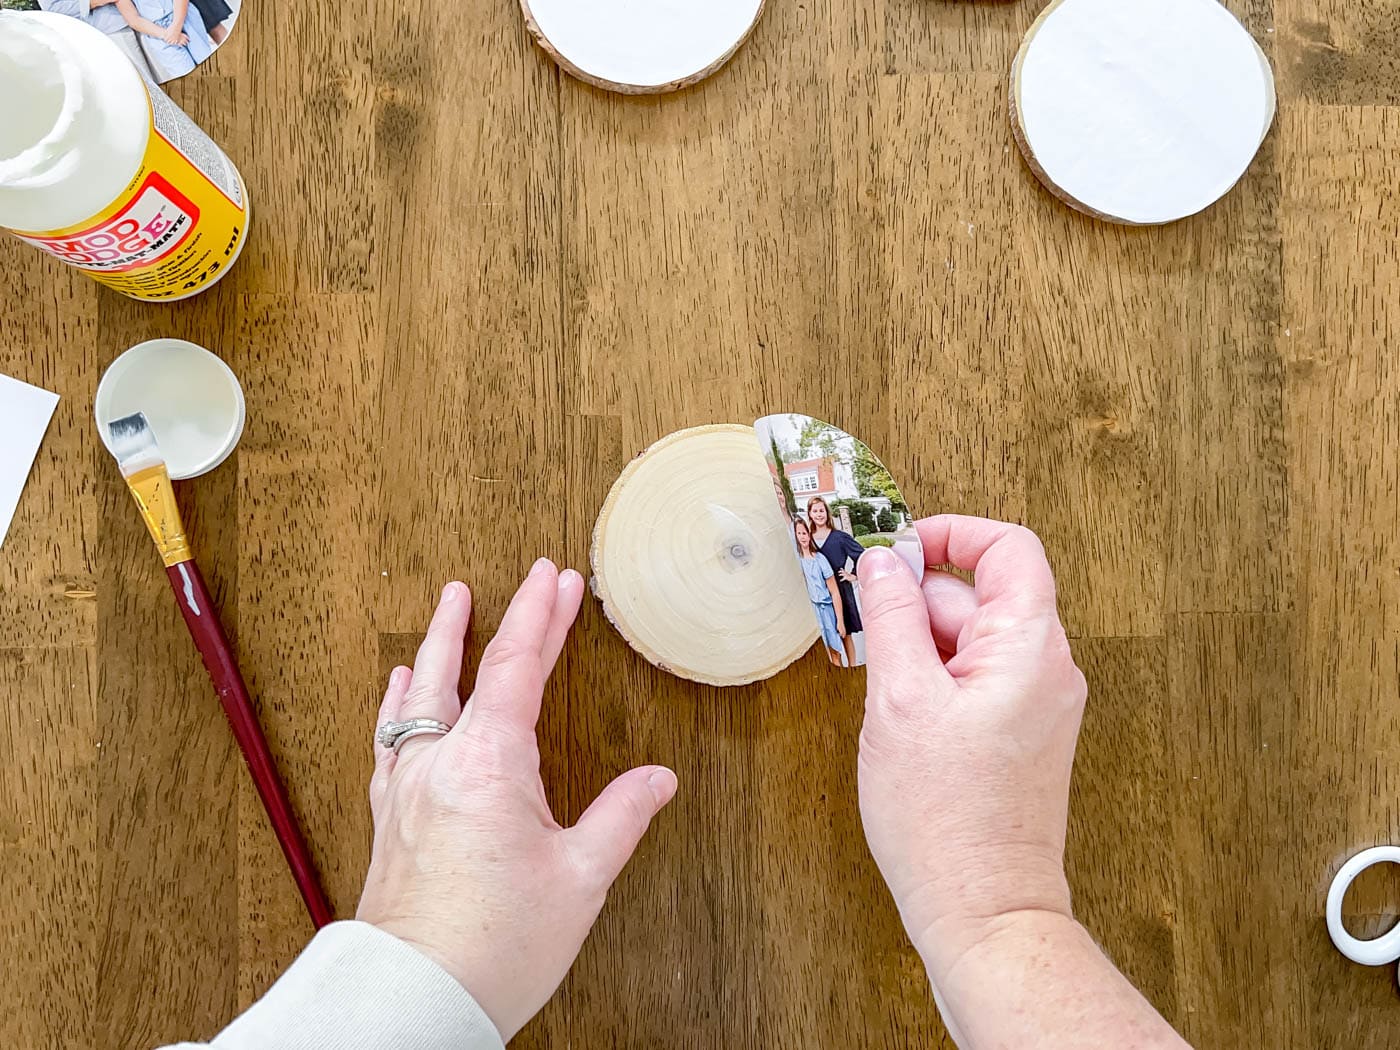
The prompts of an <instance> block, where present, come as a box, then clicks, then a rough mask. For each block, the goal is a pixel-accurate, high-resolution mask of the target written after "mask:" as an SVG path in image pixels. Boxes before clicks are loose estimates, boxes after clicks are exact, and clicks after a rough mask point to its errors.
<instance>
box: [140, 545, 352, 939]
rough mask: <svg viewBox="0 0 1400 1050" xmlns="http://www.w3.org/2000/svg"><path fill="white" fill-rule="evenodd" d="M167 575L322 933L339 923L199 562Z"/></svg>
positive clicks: (171, 568) (176, 567) (178, 566)
mask: <svg viewBox="0 0 1400 1050" xmlns="http://www.w3.org/2000/svg"><path fill="white" fill-rule="evenodd" d="M165 573H166V575H167V576H169V577H170V586H171V587H172V588H173V589H174V591H175V600H176V604H177V605H179V606H180V615H182V616H183V617H184V618H185V626H187V627H188V628H189V629H190V635H191V636H192V637H193V638H194V644H195V645H196V646H197V647H198V649H199V655H200V656H201V657H203V659H204V668H205V670H207V671H208V672H209V677H210V678H212V679H213V680H214V688H215V689H216V690H218V693H219V702H220V703H221V704H223V705H224V714H226V715H227V716H228V724H229V725H230V726H231V727H232V729H233V736H234V739H235V740H237V741H238V746H239V748H240V749H241V750H242V752H243V759H244V761H246V762H247V763H248V772H249V773H251V774H252V775H253V783H254V785H256V786H257V789H258V795H259V797H261V798H262V802H263V806H264V807H266V809H267V816H268V819H269V820H271V821H272V830H273V831H275V832H276V833H277V841H278V842H280V843H281V844H282V852H283V853H284V854H285V855H286V857H287V864H288V865H289V866H290V867H291V869H292V877H293V878H295V879H296V882H297V889H299V890H300V891H301V897H302V900H304V901H306V910H307V911H309V912H310V913H311V921H312V922H313V923H315V924H316V928H317V929H318V930H319V929H320V928H321V927H322V926H324V925H326V924H327V923H328V922H331V921H332V920H333V918H334V916H332V914H331V906H330V904H329V902H328V901H327V900H326V895H325V894H324V893H322V892H321V884H320V883H319V882H318V881H317V879H316V868H315V866H314V865H313V864H312V862H311V852H310V851H309V850H308V849H307V848H306V841H305V840H304V839H303V838H302V837H301V831H300V830H299V829H298V828H297V822H296V817H295V816H293V815H292V807H291V805H290V804H289V803H288V802H287V792H286V791H285V790H283V788H282V781H281V780H280V779H279V778H278V776H277V767H276V766H275V765H273V763H272V754H271V752H269V751H268V749H267V739H266V738H265V737H264V736H263V732H262V727H261V726H259V725H258V717H257V714H256V713H255V712H254V711H253V702H252V700H250V699H249V697H248V687H247V686H246V685H244V684H243V675H242V674H240V673H239V670H238V664H237V663H236V662H235V661H234V658H233V651H232V650H231V649H230V648H229V644H228V639H227V638H225V637H224V629H223V627H221V626H220V625H219V614H218V613H217V612H216V611H215V609H214V602H213V599H211V598H210V597H209V590H208V588H206V587H205V586H204V577H203V576H201V575H200V573H199V566H197V565H196V564H195V563H194V562H193V561H182V562H179V563H178V564H176V565H171V566H169V567H168V568H167V569H166V570H165Z"/></svg>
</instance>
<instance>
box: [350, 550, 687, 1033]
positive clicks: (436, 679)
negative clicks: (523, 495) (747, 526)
mask: <svg viewBox="0 0 1400 1050" xmlns="http://www.w3.org/2000/svg"><path fill="white" fill-rule="evenodd" d="M582 597H583V578H582V577H581V576H579V574H578V573H576V572H574V571H572V570H567V571H565V572H563V573H560V572H558V571H557V570H556V569H555V567H554V565H553V564H551V563H550V562H549V561H547V560H545V559H540V561H538V562H536V563H535V566H534V568H533V569H531V570H530V575H529V577H528V578H527V579H526V580H525V582H524V583H523V584H522V585H521V586H520V589H519V590H518V591H517V592H516V595H515V598H514V599H513V600H512V601H511V604H510V608H509V609H508V610H507V611H506V614H505V618H504V619H503V620H502V622H501V628H500V630H499V631H498V632H497V633H496V636H495V638H493V639H492V640H491V643H490V644H489V645H488V646H487V647H486V651H485V653H484V655H483V656H482V660H481V667H480V670H479V671H478V672H477V679H476V688H475V690H474V691H473V692H472V695H471V699H470V700H468V702H467V705H466V708H465V709H461V708H460V703H459V700H458V694H457V679H458V677H459V675H460V674H461V668H462V645H463V636H464V634H465V633H466V629H467V622H468V619H469V618H470V616H471V595H470V594H469V592H468V591H467V588H466V586H465V585H463V584H461V583H449V584H448V585H447V587H446V589H445V590H444V591H443V592H442V601H441V603H440V604H439V605H438V608H437V612H436V613H434V615H433V621H432V624H431V625H430V626H429V628H428V634H427V637H425V638H424V640H423V644H422V647H421V648H420V649H419V650H418V655H417V658H416V660H415V662H414V666H413V669H412V671H410V670H409V669H408V668H406V667H399V668H396V669H395V670H394V672H393V674H392V675H391V676H390V678H389V687H388V691H387V692H386V693H385V696H384V702H383V705H382V706H381V708H380V712H379V721H380V723H383V722H385V721H404V720H407V719H410V718H434V719H438V720H440V721H442V722H446V723H448V724H449V725H452V726H453V729H452V731H451V732H450V733H448V734H447V735H446V736H438V737H434V736H426V737H415V738H413V739H411V740H407V741H405V742H404V743H403V746H402V748H401V751H400V753H399V754H398V755H395V754H394V752H393V751H392V750H389V749H386V748H384V747H382V746H380V745H376V748H375V755H376V761H375V771H374V776H373V778H372V779H371V781H370V804H371V807H372V808H373V811H374V855H373V859H372V860H371V862H370V869H369V875H368V876H367V878H366V880H365V890H364V895H363V896H362V897H361V899H360V907H359V912H358V915H357V918H359V919H361V920H363V921H365V922H369V923H373V924H374V925H376V926H378V927H379V928H380V929H383V930H385V931H387V932H388V933H391V934H393V935H394V936H396V937H398V938H400V939H401V940H403V941H406V942H407V943H408V944H411V945H413V946H414V947H415V948H417V949H418V950H419V951H421V952H422V953H423V954H424V955H426V956H428V957H429V958H430V959H432V960H434V961H435V962H437V963H438V965H440V966H441V967H442V968H443V969H444V970H446V971H447V972H448V973H450V974H451V975H452V976H453V977H455V978H456V979H457V980H458V981H459V982H460V983H461V984H462V986H463V987H464V988H466V989H467V991H468V992H470V993H471V995H472V996H473V997H474V998H475V999H476V1001H477V1002H478V1003H479V1004H480V1005H481V1007H482V1009H483V1010H485V1011H486V1013H487V1015H488V1016H489V1017H490V1018H491V1020H492V1022H493V1023H494V1024H495V1025H496V1028H497V1029H498V1030H499V1031H500V1033H501V1038H502V1039H503V1040H505V1041H507V1042H508V1041H509V1040H510V1039H511V1037H512V1036H514V1035H515V1033H516V1032H517V1031H519V1029H520V1028H521V1027H522V1026H523V1025H524V1024H525V1022H526V1021H528V1020H529V1019H530V1018H531V1017H532V1016H534V1014H535V1013H536V1012H537V1011H538V1010H539V1009H540V1007H542V1006H543V1005H544V1004H545V1002H546V1001H547V1000H548V999H549V997H550V996H551V995H552V994H553V993H554V990H555V989H556V988H557V987H558V986H559V983H560V982H561V981H562V980H563V979H564V975H565V974H566V973H567V972H568V970H569V967H570V966H571V965H572V964H573V961H574V958H575V956H577V955H578V952H579V949H580V948H581V947H582V946H583V941H584V938H585V937H587V936H588V931H589V929H590V928H591V927H592V926H593V922H594V920H595V919H596V918H597V917H598V913H599V911H600V910H601V909H602V907H603V901H604V899H605V898H606V896H607V892H608V889H609V887H610V886H611V885H612V883H613V880H614V879H616V878H617V876H618V874H619V873H620V872H621V871H622V868H623V865H625V864H626V863H627V861H628V859H629V858H630V857H631V856H632V852H633V850H635V849H636V847H637V843H638V842H639V841H640V840H641V837H642V835H643V834H644V833H645V832H646V830H647V826H648V825H649V824H650V823H651V819H652V817H653V816H655V815H656V813H657V812H658V811H659V810H660V809H661V807H662V806H664V805H666V803H667V802H669V801H670V800H671V797H672V795H674V794H675V791H676V775H675V774H674V773H672V772H671V771H670V770H669V769H666V768H665V767H662V766H643V767H640V768H638V769H633V770H631V771H630V772H627V773H624V774H622V775H621V776H620V777H618V778H617V779H616V780H614V781H613V782H612V783H611V784H609V785H608V786H607V787H606V788H605V789H604V790H603V793H602V794H601V795H599V796H598V798H597V799H596V800H594V802H593V804H592V805H591V806H589V807H588V809H587V811H586V812H585V813H584V814H583V816H582V817H580V818H579V821H578V823H577V824H575V825H574V826H573V827H572V828H561V827H560V826H559V824H558V823H556V822H555V820H554V816H553V815H552V813H551V812H550V808H549V803H548V801H547V800H546V798H545V792H544V784H543V783H542V781H541V780H540V756H539V750H538V747H537V745H536V740H535V722H536V720H537V718H538V717H539V712H540V703H541V700H542V698H543V693H544V684H545V680H546V679H547V678H548V677H549V673H550V671H551V670H552V669H553V667H554V663H555V660H556V659H557V658H558V656H559V651H560V649H561V648H562V647H563V645H564V639H565V637H566V636H567V635H568V633H569V628H570V626H571V625H572V624H573V622H574V617H575V616H576V615H577V614H578V609H579V603H580V601H581V600H582ZM459 713H460V717H459Z"/></svg>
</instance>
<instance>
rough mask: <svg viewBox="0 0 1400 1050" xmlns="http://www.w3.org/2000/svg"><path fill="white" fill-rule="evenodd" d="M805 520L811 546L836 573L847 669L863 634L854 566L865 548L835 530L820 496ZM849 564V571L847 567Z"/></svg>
mask: <svg viewBox="0 0 1400 1050" xmlns="http://www.w3.org/2000/svg"><path fill="white" fill-rule="evenodd" d="M807 517H808V519H809V520H810V521H811V522H812V545H813V546H814V547H816V549H817V552H818V553H819V554H821V556H822V557H823V558H825V559H826V561H827V564H828V565H830V566H831V568H832V571H833V572H835V573H836V586H837V589H838V590H839V591H840V592H841V614H842V617H843V621H844V622H843V624H842V626H843V627H845V630H844V631H843V632H842V634H841V643H842V645H843V646H844V647H845V650H846V666H847V667H855V666H856V639H855V636H856V635H858V634H860V632H861V631H863V630H865V627H864V626H863V625H862V624H861V622H860V607H859V606H858V605H856V563H857V562H859V561H860V556H861V555H862V554H864V553H865V548H864V547H862V546H861V545H860V542H859V541H858V540H857V539H856V538H855V537H854V536H852V535H851V534H850V533H849V532H842V531H841V530H840V529H838V528H836V526H835V524H834V523H833V522H832V519H831V508H830V507H828V506H827V505H826V500H824V499H822V498H821V497H820V496H813V497H812V498H811V499H810V500H808V501H807ZM848 561H849V562H850V568H849V569H847V568H846V563H847V562H848Z"/></svg>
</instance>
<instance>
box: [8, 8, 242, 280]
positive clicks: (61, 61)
mask: <svg viewBox="0 0 1400 1050" xmlns="http://www.w3.org/2000/svg"><path fill="white" fill-rule="evenodd" d="M0 99H3V100H5V109H6V112H5V114H4V117H3V118H0V227H5V228H7V229H9V230H10V232H12V233H14V234H15V235H16V236H18V237H19V238H20V239H21V240H23V241H28V242H29V243H30V244H32V245H34V246H35V247H37V248H40V249H42V250H43V251H46V252H48V253H49V254H51V255H53V256H54V257H56V258H58V259H61V260H62V261H63V262H66V263H68V264H70V265H72V266H75V267H77V268H78V269H80V270H83V271H84V272H86V273H87V274H89V275H90V276H91V277H93V278H94V279H95V280H97V281H100V282H101V283H102V284H105V285H107V286H108V287H109V288H114V289H116V290H117V291H119V292H121V293H123V294H124V295H128V296H130V297H131V298H133V299H140V300H143V301H146V302H171V301H173V300H176V299H186V298H188V297H189V296H192V295H198V294H199V293H200V292H202V291H204V290H205V289H206V288H208V287H210V286H211V285H212V284H213V283H214V282H215V281H217V280H219V279H220V278H221V277H223V276H224V274H226V273H228V271H229V269H230V268H231V267H232V266H233V264H234V262H235V261H236V260H237V258H238V254H239V252H240V251H241V250H242V248H243V242H244V240H246V238H247V234H248V196H247V191H246V190H245V188H244V186H243V179H242V177H241V176H240V175H239V174H238V169H237V168H235V167H234V166H233V164H232V162H231V161H229V159H228V158H227V157H226V156H224V154H223V151H221V150H220V149H219V148H218V147H217V146H215V145H214V143H213V142H212V141H210V139H209V136H207V135H205V134H204V132H203V131H201V130H200V129H199V127H198V126H197V125H196V124H195V123H194V121H192V120H190V118H189V117H188V116H186V115H185V113H184V112H183V111H182V110H181V109H180V108H179V107H178V106H176V105H175V103H173V102H171V101H170V99H168V98H167V97H166V96H165V95H164V93H162V92H161V91H160V89H159V88H155V87H148V85H147V83H146V81H145V80H144V79H143V78H142V76H141V74H140V73H139V72H138V71H137V69H136V67H135V65H133V64H132V62H131V60H130V59H128V58H127V56H126V55H125V54H124V53H123V52H122V50H121V48H120V47H119V46H118V45H117V44H115V43H113V42H112V41H111V40H108V39H107V37H106V35H105V34H104V33H102V32H101V31H100V30H98V29H95V28H93V27H92V26H90V25H87V24H86V23H84V22H81V21H79V20H78V19H76V18H71V17H69V16H67V15H60V14H47V13H43V12H34V13H26V14H21V13H17V12H9V11H0Z"/></svg>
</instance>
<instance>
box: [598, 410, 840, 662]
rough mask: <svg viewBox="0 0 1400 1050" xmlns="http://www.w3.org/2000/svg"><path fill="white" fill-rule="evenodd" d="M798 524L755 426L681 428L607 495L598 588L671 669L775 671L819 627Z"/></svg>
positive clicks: (613, 612) (613, 618) (636, 637)
mask: <svg viewBox="0 0 1400 1050" xmlns="http://www.w3.org/2000/svg"><path fill="white" fill-rule="evenodd" d="M668 482H669V484H670V486H671V487H663V486H666V485H667V484H668ZM787 533H788V525H787V523H786V522H785V521H784V520H783V517H782V513H781V511H780V509H779V504H778V499H777V496H776V494H775V493H774V490H773V481H772V477H771V475H770V473H769V471H768V466H767V464H766V463H765V462H764V460H763V454H762V453H761V452H760V451H759V448H758V440H757V438H756V436H755V431H754V428H753V427H751V426H745V425H744V424H740V423H717V424H711V425H708V426H701V427H691V428H689V429H686V430H678V431H675V432H674V433H672V434H668V435H667V436H666V437H663V438H661V439H660V440H659V441H657V442H655V443H654V444H652V445H650V446H649V447H648V448H647V449H646V450H645V451H643V452H642V453H640V454H639V455H637V456H636V457H635V458H633V459H632V461H631V462H630V463H628V464H627V466H626V467H624V468H623V470H622V473H621V474H619V475H618V478H617V480H616V481H614V482H613V485H612V488H611V489H610V490H609V492H608V495H607V498H606V499H605V500H604V501H603V506H602V509H601V510H599V512H598V520H597V523H596V524H595V525H594V527H593V543H592V549H591V550H590V552H589V561H590V563H591V566H592V574H593V579H592V581H591V586H592V590H593V594H594V596H595V597H597V598H598V599H599V600H600V601H601V603H602V606H603V613H604V615H606V616H607V618H608V620H609V622H610V623H612V625H613V626H614V627H615V628H616V629H617V631H618V633H619V634H621V635H622V637H623V638H624V639H625V640H626V641H627V644H628V645H630V646H631V647H632V648H633V649H635V650H636V651H637V652H638V653H640V654H641V655H642V656H644V657H645V658H646V659H647V660H648V661H649V662H650V663H652V664H654V665H655V666H657V667H659V668H661V670H663V671H667V672H669V673H670V674H673V675H676V676H677V677H680V678H685V679H689V680H690V681H693V682H700V683H702V684H704V685H715V686H732V685H747V684H749V683H750V682H757V681H761V680H763V679H765V678H771V677H772V676H773V675H775V674H777V673H778V672H779V671H781V670H783V669H784V668H785V667H787V666H788V665H789V664H791V663H793V661H795V660H797V659H799V658H800V657H801V656H803V655H804V654H805V653H806V652H807V651H808V650H810V649H811V648H812V644H813V643H814V642H815V641H816V640H817V637H818V635H819V633H820V632H819V630H818V627H817V622H816V618H815V617H814V616H813V614H812V608H811V603H810V602H809V601H808V600H807V591H806V584H805V582H804V580H803V578H802V573H801V571H800V570H799V568H798V565H797V561H796V559H794V558H793V556H792V550H791V546H790V543H789V541H788V538H787ZM686 543H689V544H690V549H688V550H687V549H682V548H683V547H684V546H685V544H686ZM639 565H643V566H644V567H645V568H644V570H640V569H638V566H639ZM677 584H679V585H681V590H680V591H679V592H678V593H672V594H670V595H668V594H667V593H666V587H667V586H668V585H672V586H674V585H677ZM687 632H688V633H687Z"/></svg>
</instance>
